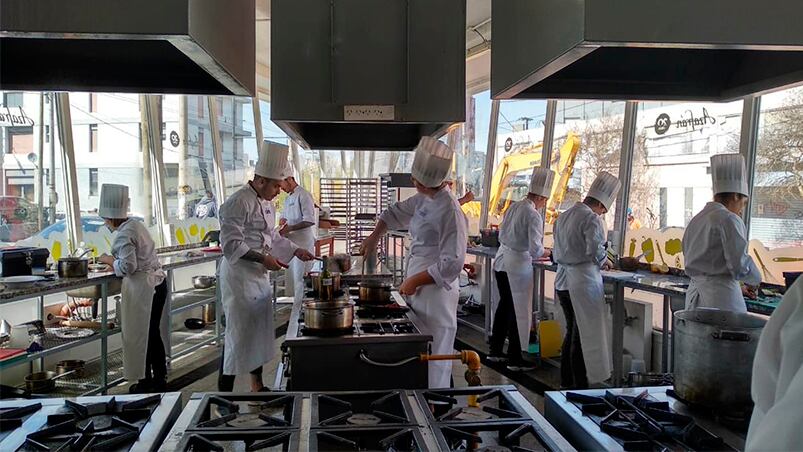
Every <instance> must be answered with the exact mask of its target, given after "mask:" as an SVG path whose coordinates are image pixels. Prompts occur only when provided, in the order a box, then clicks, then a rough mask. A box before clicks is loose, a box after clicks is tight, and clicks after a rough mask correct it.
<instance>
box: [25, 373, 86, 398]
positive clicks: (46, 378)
mask: <svg viewBox="0 0 803 452" xmlns="http://www.w3.org/2000/svg"><path fill="white" fill-rule="evenodd" d="M74 372H75V371H74V370H71V371H69V372H64V373H63V374H59V373H57V372H53V371H52V370H46V371H44V372H34V373H32V374H29V375H27V376H26V377H25V389H27V390H28V392H31V393H34V394H44V393H47V392H50V391H52V390H54V389H56V380H58V379H59V378H62V377H66V376H67V375H72V374H73V373H74Z"/></svg>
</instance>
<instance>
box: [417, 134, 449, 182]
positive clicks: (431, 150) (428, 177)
mask: <svg viewBox="0 0 803 452" xmlns="http://www.w3.org/2000/svg"><path fill="white" fill-rule="evenodd" d="M452 156H454V151H453V150H452V148H450V147H449V146H447V145H445V144H443V143H442V142H440V141H438V140H436V139H435V138H432V137H421V141H419V142H418V146H416V148H415V158H414V159H413V168H412V171H411V173H412V175H413V177H414V178H415V180H417V181H418V182H419V183H420V184H421V185H423V186H425V187H437V186H439V185H440V184H442V183H443V181H445V180H446V177H447V176H448V175H449V171H451V169H452Z"/></svg>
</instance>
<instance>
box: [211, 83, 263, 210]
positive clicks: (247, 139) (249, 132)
mask: <svg viewBox="0 0 803 452" xmlns="http://www.w3.org/2000/svg"><path fill="white" fill-rule="evenodd" d="M218 100H219V101H220V102H219V103H218V106H220V105H221V104H222V108H221V109H220V111H219V115H220V119H219V120H218V124H219V127H220V135H221V141H222V142H223V173H224V178H225V181H226V194H227V195H231V194H232V193H234V192H235V191H237V190H238V189H240V187H242V186H243V184H244V183H245V182H246V181H248V180H250V179H251V178H252V177H253V175H254V172H253V171H254V166H255V165H256V160H257V155H258V154H257V142H256V130H255V128H254V108H253V104H252V102H251V99H250V98H247V97H224V98H218Z"/></svg>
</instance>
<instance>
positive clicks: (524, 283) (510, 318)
mask: <svg viewBox="0 0 803 452" xmlns="http://www.w3.org/2000/svg"><path fill="white" fill-rule="evenodd" d="M554 177H555V173H554V172H553V171H552V170H550V169H549V168H535V169H534V170H533V174H532V178H531V179H530V188H529V193H528V194H527V196H526V197H525V198H524V199H522V200H521V201H516V202H514V203H513V204H511V205H510V207H509V208H508V209H507V211H506V212H505V216H504V218H503V219H502V224H501V225H500V226H499V244H500V246H499V251H497V252H496V258H495V261H494V272H496V282H497V285H498V287H499V294H500V300H499V305H498V306H497V308H496V314H495V315H494V322H493V333H492V335H491V350H490V354H489V356H488V360H489V361H491V362H494V361H497V362H501V361H504V360H505V358H504V357H503V356H502V348H503V346H504V344H505V339H506V338H508V337H509V346H508V352H507V361H508V365H507V368H508V370H512V371H521V370H527V369H529V368H531V366H528V365H527V364H526V363H525V361H524V359H523V358H522V352H524V351H526V350H527V346H528V345H529V339H530V328H531V326H532V316H533V261H534V260H535V259H538V258H541V257H549V255H550V251H549V250H545V249H544V245H543V239H544V221H543V218H542V217H541V214H540V213H539V212H538V209H542V208H543V207H544V206H546V202H547V200H548V199H549V194H550V192H551V191H552V181H553V180H554ZM509 333H510V334H509Z"/></svg>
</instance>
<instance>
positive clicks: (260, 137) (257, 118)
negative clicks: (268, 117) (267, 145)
mask: <svg viewBox="0 0 803 452" xmlns="http://www.w3.org/2000/svg"><path fill="white" fill-rule="evenodd" d="M251 105H252V106H253V110H254V132H255V133H256V139H257V153H259V147H260V146H262V142H263V141H264V140H265V136H264V134H263V132H262V108H261V107H260V106H259V98H258V97H254V98H252V99H251Z"/></svg>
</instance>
